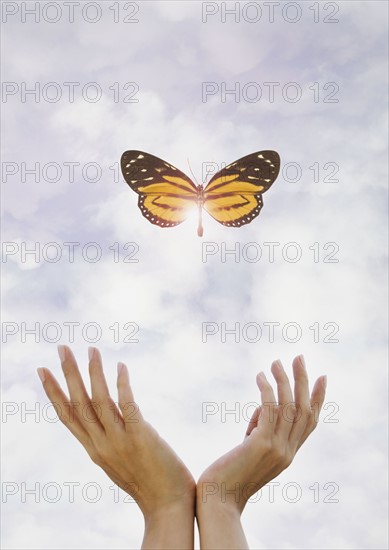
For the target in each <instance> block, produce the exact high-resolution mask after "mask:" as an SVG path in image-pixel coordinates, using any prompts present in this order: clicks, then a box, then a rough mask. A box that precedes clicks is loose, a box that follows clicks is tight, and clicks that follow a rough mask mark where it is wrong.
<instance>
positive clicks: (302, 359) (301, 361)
mask: <svg viewBox="0 0 389 550" xmlns="http://www.w3.org/2000/svg"><path fill="white" fill-rule="evenodd" d="M299 359H300V363H301V364H302V366H303V367H304V369H305V370H307V369H306V366H305V359H304V355H299Z"/></svg>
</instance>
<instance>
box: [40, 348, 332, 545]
mask: <svg viewBox="0 0 389 550" xmlns="http://www.w3.org/2000/svg"><path fill="white" fill-rule="evenodd" d="M58 351H59V356H60V359H61V365H62V370H63V373H64V375H65V379H66V384H67V386H68V390H69V396H70V398H69V397H68V396H67V395H66V394H65V392H64V391H63V390H62V388H61V386H60V385H59V383H58V382H57V380H56V379H55V377H54V375H53V374H52V373H51V372H50V371H49V370H48V369H46V368H40V369H38V374H39V376H40V378H41V381H42V383H43V387H44V390H45V392H46V394H47V396H48V398H49V399H50V401H51V402H52V403H53V405H54V407H55V408H56V410H57V413H58V416H59V418H60V420H61V421H62V422H63V423H64V424H65V426H66V427H67V428H68V429H69V430H70V431H71V432H72V434H73V435H74V436H75V437H76V438H77V439H78V440H79V441H80V443H81V444H82V445H83V446H84V447H85V449H86V451H87V452H88V454H89V456H90V458H91V459H92V460H93V462H95V463H96V464H98V465H99V466H100V467H101V468H102V469H103V470H104V471H105V472H106V474H107V475H108V476H109V477H110V478H111V479H112V481H113V482H114V483H116V484H117V485H118V486H119V487H121V488H122V489H123V490H124V491H126V492H127V493H128V494H130V495H131V496H132V497H133V498H134V499H135V500H136V502H137V504H138V505H139V507H140V509H141V511H142V513H143V515H144V518H145V537H144V541H143V546H142V547H143V548H181V549H183V548H193V523H194V517H195V515H196V516H197V521H198V524H199V530H200V543H201V546H202V547H207V548H237V547H239V548H247V543H246V540H245V538H244V534H243V530H242V529H241V525H240V515H241V513H242V511H243V509H244V507H245V505H246V503H247V501H248V499H249V498H250V497H251V496H252V495H253V494H254V493H256V492H257V491H258V490H259V489H260V488H261V487H263V486H264V485H266V483H268V482H269V481H270V480H271V479H273V478H275V477H276V476H278V475H279V474H280V473H281V472H282V471H283V470H284V469H285V468H286V467H287V466H289V464H290V463H291V461H292V460H293V458H294V456H295V454H296V452H297V450H298V449H299V448H300V446H301V445H302V444H303V442H304V441H305V440H306V439H307V437H308V436H309V435H310V433H311V432H312V431H313V429H314V428H315V426H316V424H317V421H318V416H319V412H320V409H321V407H322V405H323V402H324V397H325V385H326V377H324V376H322V377H320V378H318V379H317V380H316V383H315V385H314V388H313V390H312V394H311V396H310V395H309V387H308V376H307V372H306V369H305V365H304V360H303V358H302V356H299V357H296V358H295V359H294V361H293V375H294V380H295V384H294V398H293V394H292V390H291V387H290V383H289V380H288V377H287V375H286V373H285V371H284V369H283V367H282V364H281V362H280V361H275V362H273V364H272V367H271V370H272V373H273V376H274V378H275V381H276V383H277V391H278V402H277V401H276V399H275V396H274V392H273V389H272V387H271V385H270V384H269V382H268V381H267V379H266V376H265V375H264V373H259V374H258V376H257V384H258V387H259V390H260V393H261V403H262V405H261V406H260V407H258V408H257V409H256V410H255V411H254V414H253V416H252V418H251V420H250V423H249V425H248V428H247V431H246V435H245V438H244V441H243V442H242V443H241V444H240V445H237V446H236V447H234V448H233V449H232V450H231V451H229V452H228V453H227V454H225V455H223V456H222V457H221V458H219V459H218V460H216V462H214V463H213V464H211V466H209V467H208V468H207V469H206V470H205V471H204V472H203V473H202V475H201V476H200V479H199V480H198V482H197V485H196V482H195V480H194V478H193V476H192V475H191V473H190V472H189V470H188V469H187V467H186V466H185V465H184V463H183V462H182V461H181V460H180V458H179V457H178V456H177V455H176V454H175V452H174V451H173V450H172V449H171V447H170V446H169V445H168V444H167V443H166V442H165V441H164V440H163V439H162V438H161V437H160V436H159V435H158V433H157V432H156V430H155V429H154V428H153V427H152V426H151V425H150V424H149V423H148V422H146V421H145V420H144V418H143V416H142V414H141V412H140V410H139V407H138V406H137V404H136V402H135V400H134V396H133V393H132V390H131V386H130V382H129V375H128V370H127V367H126V366H125V365H124V364H123V363H119V364H118V377H117V388H118V406H117V405H116V404H115V402H114V400H113V399H112V397H111V396H110V394H109V390H108V386H107V383H106V380H105V376H104V372H103V366H102V360H101V355H100V352H99V351H98V349H97V348H89V374H90V380H91V390H92V391H91V393H92V396H91V397H90V396H89V394H88V392H87V390H86V388H85V385H84V382H83V380H82V377H81V374H80V371H79V369H78V366H77V363H76V360H75V358H74V355H73V353H72V351H71V349H70V348H69V347H67V346H59V347H58ZM196 497H197V498H196ZM238 545H239V546H238Z"/></svg>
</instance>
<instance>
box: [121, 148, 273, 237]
mask: <svg viewBox="0 0 389 550" xmlns="http://www.w3.org/2000/svg"><path fill="white" fill-rule="evenodd" d="M121 168H122V172H123V176H124V179H125V180H126V182H127V183H128V185H129V186H130V187H131V189H133V190H134V191H135V192H136V193H138V195H139V199H138V206H139V208H140V210H141V212H142V214H143V216H145V217H146V218H147V219H148V220H149V221H150V222H151V223H153V224H155V225H159V226H160V227H174V226H176V225H178V224H180V223H182V222H183V221H184V220H185V219H186V217H187V214H188V211H189V210H190V209H191V208H192V207H197V208H198V211H199V225H198V230H197V233H198V235H199V236H200V237H201V236H202V235H203V227H202V210H203V209H204V210H206V211H207V212H208V213H209V214H210V215H211V216H212V217H213V218H214V219H215V220H216V221H218V222H219V223H221V224H223V225H226V226H228V227H241V226H242V225H245V224H247V223H250V222H251V221H252V220H253V219H254V218H256V217H257V216H258V214H259V212H260V210H261V208H262V205H263V202H262V193H264V192H265V191H267V190H268V189H269V188H270V186H271V185H272V183H273V182H274V181H275V180H276V178H277V176H278V173H279V169H280V157H279V155H278V153H276V152H275V151H259V152H257V153H252V154H251V155H247V156H246V157H243V158H241V159H239V160H237V161H236V162H234V163H232V164H229V165H228V166H226V167H225V168H223V169H222V170H220V171H219V172H217V173H216V174H215V175H214V176H213V177H212V178H211V180H210V181H209V183H208V184H207V185H206V186H205V187H204V186H203V185H195V184H194V183H193V182H192V180H191V179H190V178H188V176H186V175H185V174H184V173H183V172H181V171H180V170H178V169H177V168H175V167H174V166H172V165H171V164H169V163H167V162H165V161H164V160H162V159H160V158H158V157H155V156H154V155H150V154H149V153H145V152H143V151H126V152H125V153H123V155H122V158H121Z"/></svg>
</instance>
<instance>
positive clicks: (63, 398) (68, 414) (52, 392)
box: [38, 368, 89, 446]
mask: <svg viewBox="0 0 389 550" xmlns="http://www.w3.org/2000/svg"><path fill="white" fill-rule="evenodd" d="M38 375H39V378H40V380H41V382H42V385H43V389H44V391H45V393H46V395H47V397H48V398H49V400H50V401H51V403H52V404H53V407H54V409H55V411H56V413H57V415H58V418H59V419H60V421H61V422H62V423H63V424H64V425H65V426H66V427H67V428H68V430H70V432H71V433H72V434H73V435H74V436H75V437H76V438H77V439H78V440H79V441H80V442H81V443H82V444H83V445H84V446H85V445H86V444H87V442H88V441H89V435H88V433H87V431H86V430H85V428H84V427H83V425H82V423H81V422H80V420H79V418H78V416H77V415H76V414H75V407H74V405H72V404H71V402H70V401H69V399H68V397H67V395H66V394H65V393H64V392H63V391H62V388H61V386H60V385H59V383H58V382H57V380H56V378H55V376H54V375H53V374H52V373H51V372H50V371H49V369H44V368H39V369H38Z"/></svg>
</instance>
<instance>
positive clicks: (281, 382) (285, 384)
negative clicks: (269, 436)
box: [271, 359, 296, 438]
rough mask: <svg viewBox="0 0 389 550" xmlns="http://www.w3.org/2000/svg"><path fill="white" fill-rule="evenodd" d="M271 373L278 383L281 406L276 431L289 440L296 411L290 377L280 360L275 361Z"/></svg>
mask: <svg viewBox="0 0 389 550" xmlns="http://www.w3.org/2000/svg"><path fill="white" fill-rule="evenodd" d="M271 371H272V373H273V376H274V378H275V380H276V382H277V393H278V403H279V405H280V407H279V409H280V410H279V413H278V419H277V426H276V431H277V433H279V434H280V435H281V437H284V438H285V437H286V438H288V437H289V434H290V432H291V430H292V427H293V420H294V417H295V409H296V406H295V404H294V401H293V394H292V389H291V387H290V382H289V378H288V375H287V374H286V372H285V370H284V367H283V366H282V363H281V361H280V360H279V359H278V360H277V361H273V363H272V366H271Z"/></svg>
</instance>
